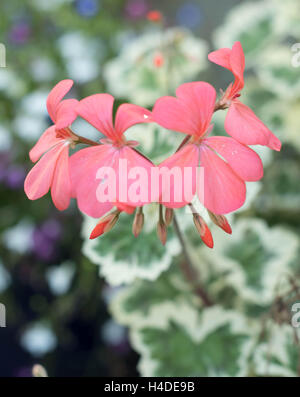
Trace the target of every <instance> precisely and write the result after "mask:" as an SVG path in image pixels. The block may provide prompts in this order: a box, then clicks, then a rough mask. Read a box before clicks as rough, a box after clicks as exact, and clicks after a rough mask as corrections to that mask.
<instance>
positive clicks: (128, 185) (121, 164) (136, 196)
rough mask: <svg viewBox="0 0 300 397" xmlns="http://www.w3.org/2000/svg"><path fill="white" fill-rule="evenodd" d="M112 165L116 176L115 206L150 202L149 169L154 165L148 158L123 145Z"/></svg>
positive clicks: (133, 205)
mask: <svg viewBox="0 0 300 397" xmlns="http://www.w3.org/2000/svg"><path fill="white" fill-rule="evenodd" d="M112 166H113V168H114V170H115V173H116V176H117V178H116V181H117V200H116V202H117V203H118V204H117V206H120V204H126V205H127V206H132V207H139V206H142V205H145V204H149V203H150V202H151V170H152V168H154V167H155V166H154V165H153V164H152V163H151V162H150V161H149V160H148V159H146V158H145V157H143V156H142V155H141V154H140V153H139V152H138V151H136V150H135V149H133V148H130V147H128V146H124V147H122V148H121V149H120V150H119V151H118V155H117V156H116V158H115V161H114V164H113V165H112Z"/></svg>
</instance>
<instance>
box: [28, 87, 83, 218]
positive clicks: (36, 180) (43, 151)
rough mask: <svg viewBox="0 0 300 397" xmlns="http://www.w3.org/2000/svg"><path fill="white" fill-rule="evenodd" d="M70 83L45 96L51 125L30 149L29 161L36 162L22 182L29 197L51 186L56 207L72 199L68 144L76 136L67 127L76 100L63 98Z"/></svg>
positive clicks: (74, 114) (74, 115)
mask: <svg viewBox="0 0 300 397" xmlns="http://www.w3.org/2000/svg"><path fill="white" fill-rule="evenodd" d="M72 85H73V81H72V80H62V81H60V82H59V83H58V84H57V85H56V86H55V87H54V88H53V89H52V90H51V92H50V94H49V96H48V99H47V109H48V113H49V115H50V117H51V119H52V121H53V123H54V125H52V126H51V127H50V128H48V129H47V130H46V131H45V132H44V133H43V135H42V136H41V137H40V139H39V140H38V142H37V143H36V145H35V146H34V147H33V148H32V149H31V151H30V153H29V157H30V159H31V161H33V162H34V163H35V162H37V161H38V160H39V161H38V162H37V164H36V165H35V166H34V167H33V168H32V170H31V171H30V172H29V174H28V175H27V177H26V179H25V182H24V189H25V193H26V194H27V196H28V198H29V199H30V200H36V199H38V198H40V197H42V196H44V195H45V194H46V193H48V191H49V189H51V196H52V200H53V203H54V205H55V206H56V207H57V208H58V209H59V210H64V209H66V208H67V207H68V206H69V203H70V198H71V180H70V175H69V146H70V145H71V144H72V143H73V142H74V140H76V137H75V136H73V135H72V133H71V132H70V130H69V129H68V126H69V125H70V124H72V122H73V121H74V120H75V118H76V117H77V114H76V112H75V107H76V105H77V104H78V101H77V100H76V99H65V100H62V99H63V97H64V96H65V95H66V94H67V92H68V91H69V90H70V89H71V87H72Z"/></svg>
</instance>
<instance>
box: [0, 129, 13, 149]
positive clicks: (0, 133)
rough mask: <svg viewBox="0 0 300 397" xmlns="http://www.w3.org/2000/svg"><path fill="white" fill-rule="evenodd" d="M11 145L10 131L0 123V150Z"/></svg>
mask: <svg viewBox="0 0 300 397" xmlns="http://www.w3.org/2000/svg"><path fill="white" fill-rule="evenodd" d="M11 146H12V138H11V133H10V132H9V130H8V129H6V128H5V127H3V125H0V151H6V150H9V149H10V148H11Z"/></svg>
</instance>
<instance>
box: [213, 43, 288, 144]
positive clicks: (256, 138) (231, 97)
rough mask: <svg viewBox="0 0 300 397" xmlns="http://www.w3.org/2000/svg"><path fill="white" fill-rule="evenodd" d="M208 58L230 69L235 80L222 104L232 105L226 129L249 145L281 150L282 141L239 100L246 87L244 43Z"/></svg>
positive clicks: (222, 49) (215, 52) (214, 52)
mask: <svg viewBox="0 0 300 397" xmlns="http://www.w3.org/2000/svg"><path fill="white" fill-rule="evenodd" d="M208 59H209V60H210V61H211V62H214V63H216V64H217V65H220V66H223V67H224V68H226V69H229V70H230V71H231V72H232V73H233V75H234V77H235V81H234V83H233V84H232V83H231V84H230V85H229V86H228V88H227V90H226V92H225V94H224V97H223V98H222V100H221V102H222V104H224V105H227V106H229V110H228V113H227V115H226V119H225V130H226V132H227V133H228V134H229V135H231V136H232V137H233V138H234V139H236V140H237V141H239V142H241V143H243V144H245V145H263V146H268V147H269V148H270V149H274V150H277V151H279V150H280V149H281V142H280V140H279V139H278V138H277V137H276V136H275V135H274V134H273V133H272V132H271V131H270V130H269V129H268V127H266V126H265V125H264V123H263V122H262V121H261V120H259V118H258V117H257V116H256V115H255V114H254V112H253V111H252V110H251V109H250V108H249V107H248V106H246V105H244V104H243V103H241V102H240V101H239V100H238V99H237V98H238V97H239V96H240V92H241V90H242V89H243V87H244V69H245V56H244V52H243V48H242V46H241V43H240V42H238V41H237V42H236V43H235V44H234V45H233V47H232V49H230V48H221V49H220V50H217V51H213V52H211V53H210V54H209V55H208Z"/></svg>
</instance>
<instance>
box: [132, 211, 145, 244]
mask: <svg viewBox="0 0 300 397" xmlns="http://www.w3.org/2000/svg"><path fill="white" fill-rule="evenodd" d="M143 226H144V214H143V212H140V211H139V210H138V211H137V212H136V214H135V217H134V220H133V224H132V233H133V235H134V237H137V236H138V235H139V234H140V233H141V231H142V229H143Z"/></svg>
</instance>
